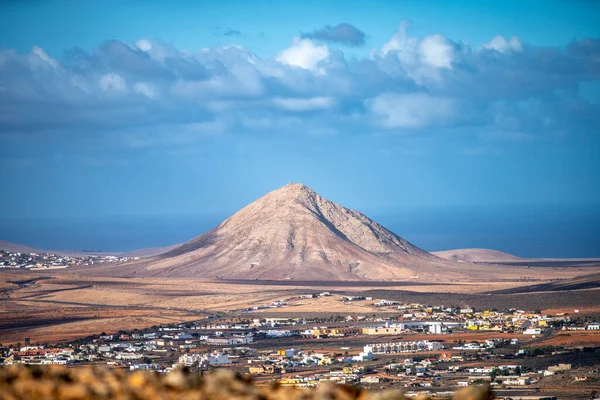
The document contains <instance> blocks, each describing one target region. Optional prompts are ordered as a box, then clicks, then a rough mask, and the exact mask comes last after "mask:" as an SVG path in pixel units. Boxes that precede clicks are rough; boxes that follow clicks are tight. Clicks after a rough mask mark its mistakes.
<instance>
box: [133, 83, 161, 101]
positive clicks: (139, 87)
mask: <svg viewBox="0 0 600 400" xmlns="http://www.w3.org/2000/svg"><path fill="white" fill-rule="evenodd" d="M133 90H134V91H135V92H136V93H139V94H141V95H144V96H146V97H148V98H150V99H156V98H157V97H158V93H157V92H156V89H155V88H154V86H153V85H152V84H150V83H146V82H138V83H136V84H135V85H133Z"/></svg>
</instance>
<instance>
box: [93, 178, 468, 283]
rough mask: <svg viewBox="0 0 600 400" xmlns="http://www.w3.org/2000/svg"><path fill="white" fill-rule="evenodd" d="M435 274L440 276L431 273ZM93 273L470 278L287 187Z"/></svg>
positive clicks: (309, 193)
mask: <svg viewBox="0 0 600 400" xmlns="http://www.w3.org/2000/svg"><path fill="white" fill-rule="evenodd" d="M440 268H443V272H444V273H443V275H441V274H439V273H440V271H442V269H440ZM95 272H96V273H102V274H104V275H110V276H122V277H132V276H139V277H156V276H158V277H190V278H216V279H261V280H269V279H277V280H281V279H293V280H394V279H399V280H400V279H407V278H415V279H416V278H419V279H421V280H430V281H431V280H434V281H435V280H448V279H463V278H465V279H468V278H470V279H472V278H473V277H472V274H471V272H470V271H469V266H466V265H464V264H463V265H460V264H457V263H455V262H453V261H448V260H443V259H441V258H438V257H436V256H434V255H432V254H430V253H427V252H425V251H423V250H421V249H419V248H418V247H416V246H414V245H412V244H411V243H409V242H407V241H406V240H404V239H402V238H401V237H399V236H398V235H396V234H394V233H393V232H391V231H389V230H388V229H386V228H384V227H383V226H381V225H379V224H378V223H376V222H374V221H372V220H370V219H369V218H367V217H366V216H365V215H363V214H361V213H359V212H357V211H354V210H350V209H348V208H345V207H342V206H340V205H338V204H336V203H333V202H331V201H329V200H327V199H325V198H323V197H321V196H320V195H319V194H317V193H315V192H314V191H313V190H311V189H310V188H308V187H307V186H305V185H302V184H296V183H291V184H288V185H286V186H284V187H282V188H280V189H277V190H275V191H273V192H271V193H268V194H267V195H265V196H263V197H261V198H260V199H258V200H256V201H255V202H253V203H251V204H249V205H248V206H246V207H244V208H243V209H241V210H240V211H238V212H237V213H235V214H234V215H232V216H231V217H229V218H227V219H226V220H225V221H223V222H222V223H221V224H220V225H219V226H217V227H216V228H214V229H212V230H211V231H209V232H206V233H204V234H203V235H200V236H198V237H196V238H194V239H192V240H190V241H189V242H187V243H184V244H183V245H181V246H178V247H176V248H174V249H172V250H171V251H168V252H166V253H164V254H161V255H159V256H157V257H153V258H149V259H146V260H142V261H140V262H136V263H132V264H128V265H120V266H118V268H109V269H104V270H103V269H98V270H95Z"/></svg>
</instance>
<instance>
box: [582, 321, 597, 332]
mask: <svg viewBox="0 0 600 400" xmlns="http://www.w3.org/2000/svg"><path fill="white" fill-rule="evenodd" d="M585 329H587V330H588V331H600V324H599V323H598V322H594V323H591V324H588V325H587V326H586V327H585Z"/></svg>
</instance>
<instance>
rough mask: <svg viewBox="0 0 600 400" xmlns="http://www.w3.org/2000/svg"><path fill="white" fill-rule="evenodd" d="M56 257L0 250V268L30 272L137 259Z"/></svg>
mask: <svg viewBox="0 0 600 400" xmlns="http://www.w3.org/2000/svg"><path fill="white" fill-rule="evenodd" d="M77 254H78V255H72V256H68V255H58V254H52V253H19V252H7V251H4V250H0V268H26V269H29V270H31V271H39V270H45V269H63V268H68V267H72V266H75V265H84V266H88V265H89V266H91V265H95V264H105V263H118V262H127V261H132V260H137V259H139V257H119V256H115V255H98V254H93V253H91V254H89V255H88V254H84V255H81V254H80V253H77Z"/></svg>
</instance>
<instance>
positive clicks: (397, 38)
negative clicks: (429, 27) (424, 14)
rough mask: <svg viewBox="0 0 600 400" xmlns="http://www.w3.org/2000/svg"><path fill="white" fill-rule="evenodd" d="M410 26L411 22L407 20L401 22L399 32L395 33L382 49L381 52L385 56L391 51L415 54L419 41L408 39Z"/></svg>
mask: <svg viewBox="0 0 600 400" xmlns="http://www.w3.org/2000/svg"><path fill="white" fill-rule="evenodd" d="M409 26H410V22H409V21H407V20H403V21H402V22H400V25H398V30H397V31H396V32H394V34H393V35H392V37H391V38H390V40H389V41H387V42H386V43H384V45H383V46H382V47H381V52H382V53H383V54H387V53H389V52H390V51H398V52H413V51H414V49H415V47H416V45H417V39H416V38H411V37H408V35H407V31H408V28H409Z"/></svg>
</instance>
